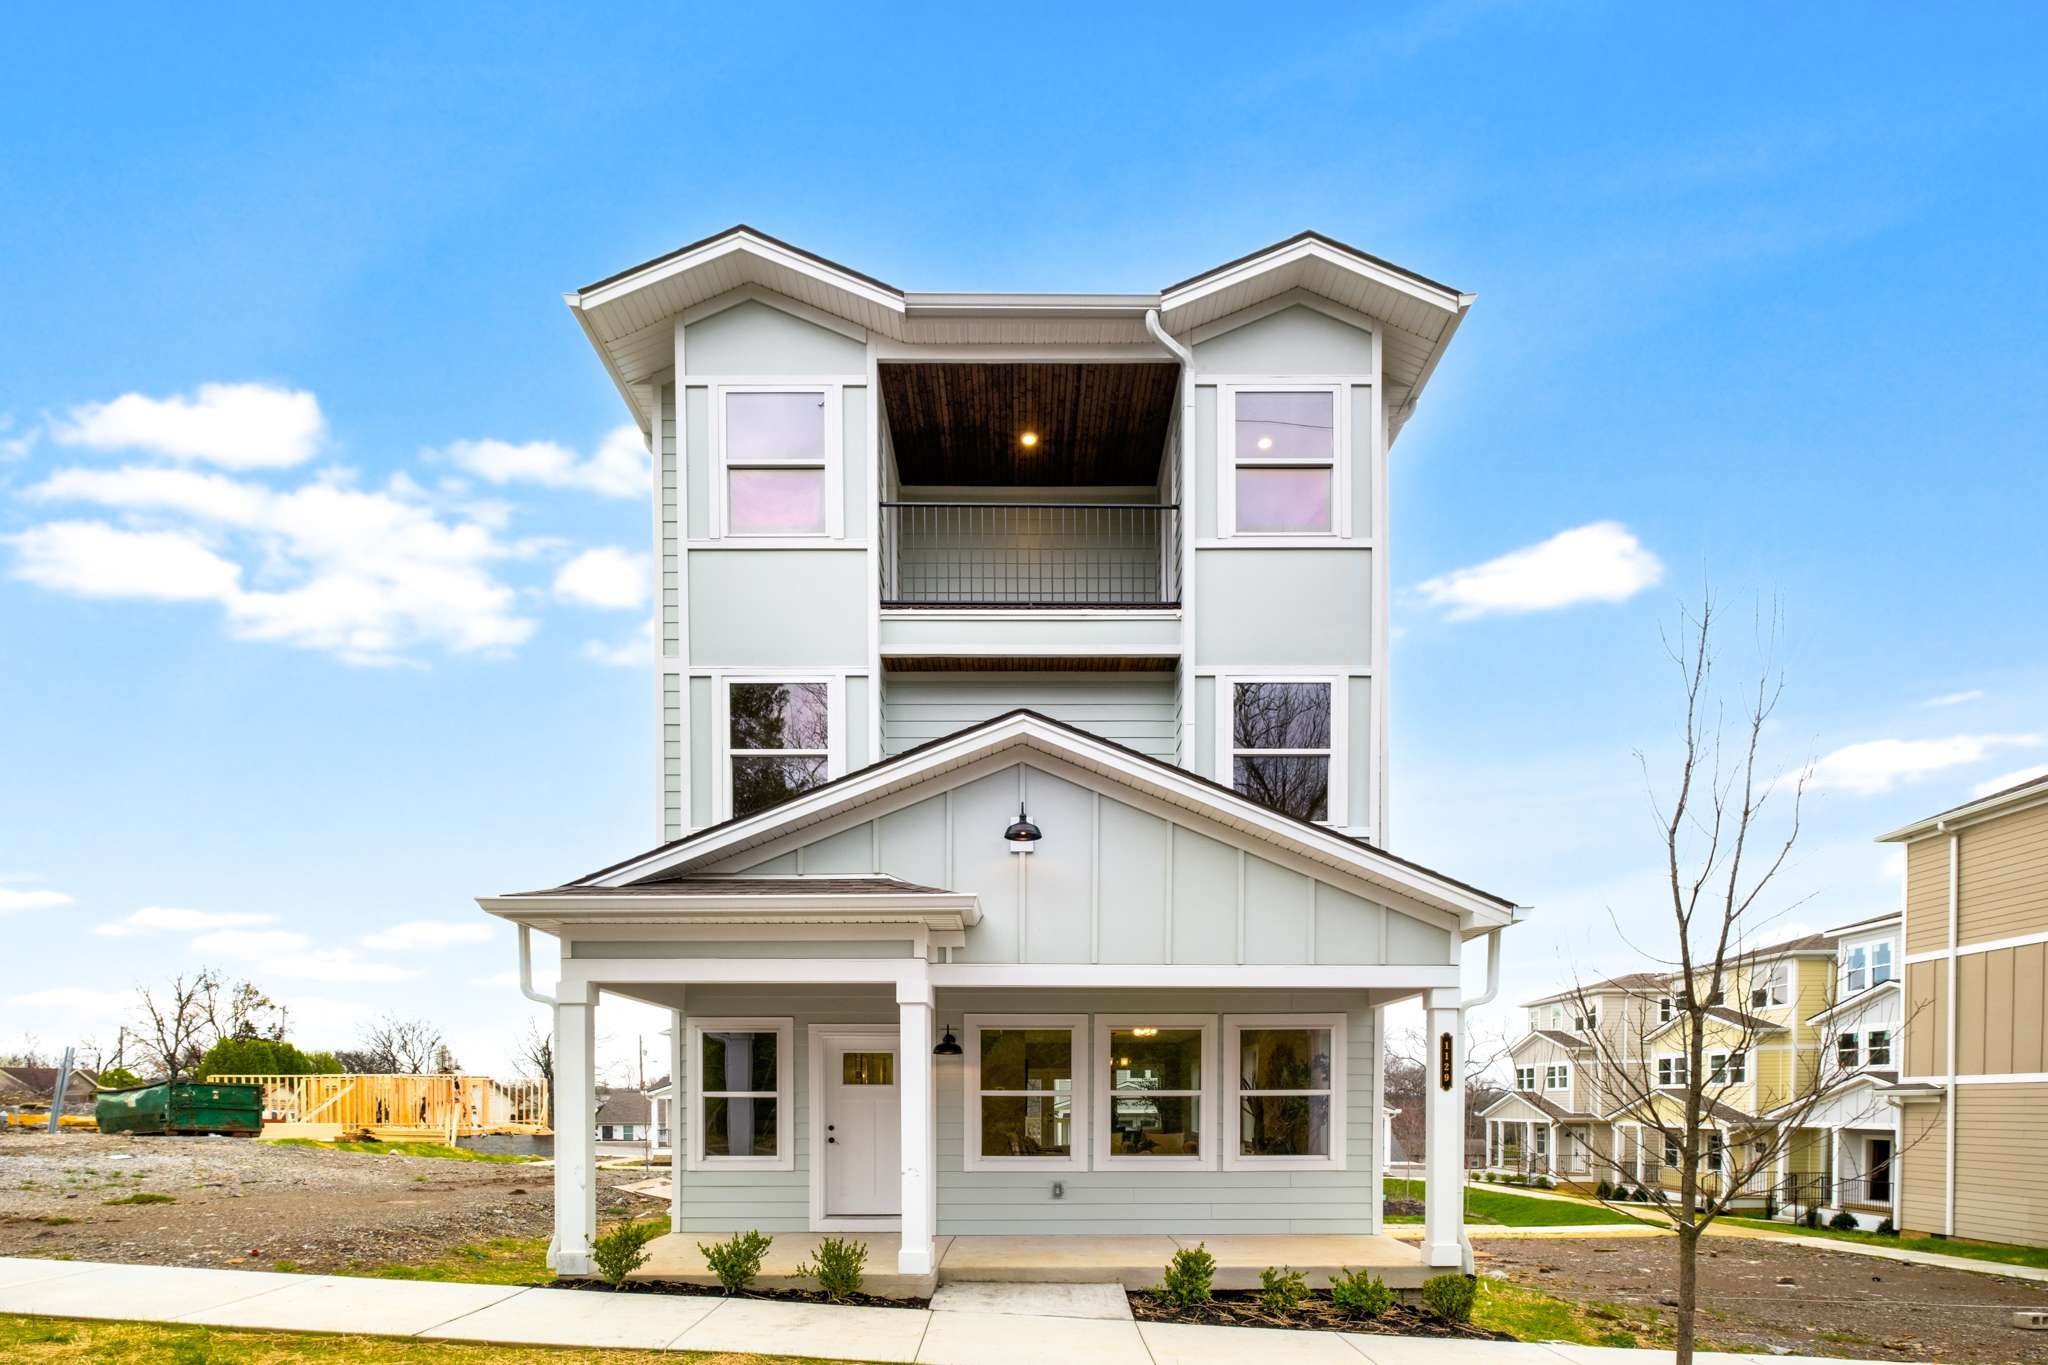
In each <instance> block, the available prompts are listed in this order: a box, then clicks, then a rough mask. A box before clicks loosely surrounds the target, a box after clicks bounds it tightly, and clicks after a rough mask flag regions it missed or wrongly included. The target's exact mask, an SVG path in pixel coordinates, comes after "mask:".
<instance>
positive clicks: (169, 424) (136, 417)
mask: <svg viewBox="0 0 2048 1365" xmlns="http://www.w3.org/2000/svg"><path fill="white" fill-rule="evenodd" d="M326 431H327V423H326V421H325V419H323V418H322V417H321V415H320V403H319V401H318V400H317V399H316V398H314V396H313V395H312V394H310V393H307V392H305V391H304V390H302V389H280V388H273V387H271V386H270V385H268V384H201V385H200V386H199V389H198V391H197V393H196V394H194V395H193V396H191V397H184V396H181V395H179V396H173V397H170V398H150V397H147V396H146V395H144V394H139V393H124V394H122V395H121V396H120V397H119V398H116V399H115V400H114V401H112V402H111V403H86V404H83V405H81V406H79V407H75V408H73V409H71V411H70V413H69V414H68V415H67V417H66V419H64V420H61V421H58V422H55V423H52V424H51V427H50V435H51V438H52V439H53V440H55V441H56V442H57V443H58V444H59V445H67V446H84V447H87V448H88V449H92V450H147V451H151V452H154V453H156V454H159V455H168V456H170V457H171V458H172V459H174V460H204V461H207V462H208V463H211V464H217V465H223V466H225V467H227V468H229V469H286V468H289V467H291V466H292V465H296V464H303V463H305V462H306V461H307V460H309V459H311V458H312V457H313V454H314V452H315V451H317V450H318V449H319V447H320V442H321V440H322V438H323V437H324V436H325V435H326Z"/></svg>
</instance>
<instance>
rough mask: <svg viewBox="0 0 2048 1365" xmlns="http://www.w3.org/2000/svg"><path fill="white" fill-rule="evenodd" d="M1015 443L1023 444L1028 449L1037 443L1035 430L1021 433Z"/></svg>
mask: <svg viewBox="0 0 2048 1365" xmlns="http://www.w3.org/2000/svg"><path fill="white" fill-rule="evenodd" d="M1017 444H1018V445H1020V446H1023V447H1024V448H1025V449H1026V450H1029V449H1030V448H1031V447H1032V446H1035V445H1037V444H1038V433H1037V432H1035V431H1027V432H1025V433H1023V434H1022V435H1020V436H1019V437H1018V438H1017Z"/></svg>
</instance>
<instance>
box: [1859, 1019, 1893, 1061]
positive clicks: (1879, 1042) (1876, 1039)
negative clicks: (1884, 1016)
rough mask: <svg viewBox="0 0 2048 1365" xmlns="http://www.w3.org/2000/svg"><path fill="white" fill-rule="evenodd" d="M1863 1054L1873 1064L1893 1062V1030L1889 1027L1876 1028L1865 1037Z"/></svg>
mask: <svg viewBox="0 0 2048 1365" xmlns="http://www.w3.org/2000/svg"><path fill="white" fill-rule="evenodd" d="M1863 1044H1864V1046H1863V1055H1864V1058H1865V1060H1867V1061H1868V1062H1869V1063H1870V1064H1871V1065H1872V1066H1890V1065H1891V1064H1892V1031H1891V1030H1890V1029H1888V1028H1874V1029H1872V1030H1871V1031H1870V1032H1869V1033H1868V1034H1866V1035H1864V1039H1863Z"/></svg>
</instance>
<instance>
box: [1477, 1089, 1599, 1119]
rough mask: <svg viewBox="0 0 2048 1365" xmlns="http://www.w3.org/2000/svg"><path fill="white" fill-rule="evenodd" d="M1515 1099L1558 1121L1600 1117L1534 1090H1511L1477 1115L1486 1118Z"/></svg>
mask: <svg viewBox="0 0 2048 1365" xmlns="http://www.w3.org/2000/svg"><path fill="white" fill-rule="evenodd" d="M1514 1100H1520V1101H1521V1102H1522V1103H1524V1104H1526V1105H1528V1106H1529V1107H1530V1108H1531V1109H1534V1110H1535V1111H1536V1112H1537V1113H1539V1114H1542V1115H1543V1116H1544V1117H1546V1118H1548V1119H1550V1120H1551V1121H1553V1122H1556V1123H1592V1122H1596V1121H1597V1120H1598V1117H1599V1116H1598V1115H1595V1114H1586V1113H1581V1112H1580V1111H1578V1110H1576V1109H1567V1108H1565V1107H1564V1106H1563V1105H1561V1104H1557V1103H1555V1102H1553V1101H1551V1100H1547V1099H1545V1098H1543V1096H1541V1095H1539V1094H1537V1093H1536V1092H1535V1091H1533V1090H1510V1091H1508V1093H1507V1094H1505V1095H1503V1096H1501V1097H1500V1098H1499V1099H1497V1100H1495V1101H1494V1102H1493V1103H1492V1104H1489V1105H1487V1106H1486V1108H1484V1109H1482V1110H1480V1111H1479V1113H1478V1115H1477V1117H1479V1118H1486V1117H1488V1116H1489V1115H1491V1114H1492V1113H1493V1111H1494V1110H1496V1109H1500V1108H1502V1107H1504V1106H1506V1105H1507V1104H1509V1103H1510V1102H1511V1101H1514Z"/></svg>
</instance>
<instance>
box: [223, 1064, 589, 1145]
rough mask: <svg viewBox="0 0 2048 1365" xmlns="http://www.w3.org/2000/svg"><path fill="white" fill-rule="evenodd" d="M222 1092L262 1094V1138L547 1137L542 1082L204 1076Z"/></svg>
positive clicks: (467, 1078)
mask: <svg viewBox="0 0 2048 1365" xmlns="http://www.w3.org/2000/svg"><path fill="white" fill-rule="evenodd" d="M207 1079H209V1080H212V1081H218V1082H220V1083H222V1084H225V1085H260V1086H262V1087H263V1135H264V1136H265V1137H311V1138H323V1139H328V1140H332V1139H334V1138H337V1137H340V1136H341V1135H342V1134H344V1133H356V1132H364V1131H367V1132H369V1133H372V1134H374V1135H375V1136H377V1137H379V1138H415V1139H417V1138H438V1139H440V1140H442V1141H445V1142H453V1141H454V1140H455V1139H456V1138H458V1137H474V1136H477V1135H478V1134H482V1133H547V1132H551V1131H552V1129H551V1128H550V1127H549V1124H548V1085H547V1082H546V1081H529V1080H524V1079H521V1080H512V1081H501V1080H494V1079H493V1078H491V1077H489V1076H462V1075H418V1076H416V1075H366V1074H347V1073H330V1074H323V1075H313V1076H228V1075H221V1076H210V1077H208V1078H207Z"/></svg>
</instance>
